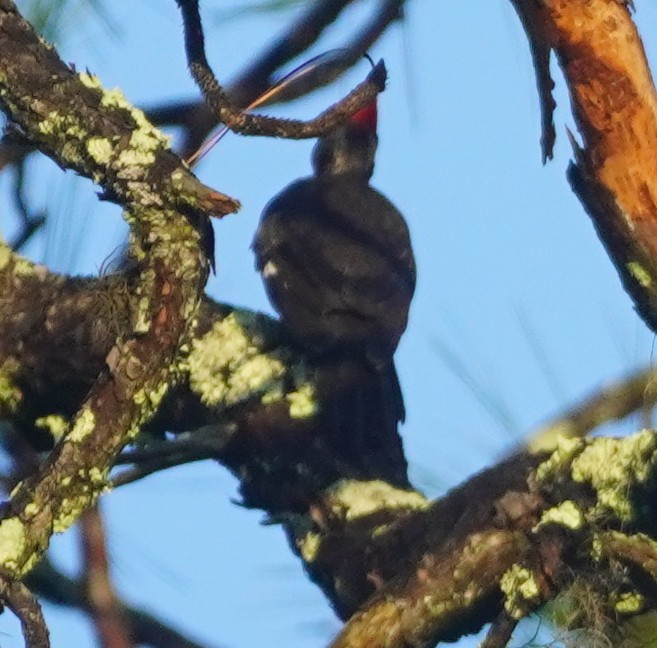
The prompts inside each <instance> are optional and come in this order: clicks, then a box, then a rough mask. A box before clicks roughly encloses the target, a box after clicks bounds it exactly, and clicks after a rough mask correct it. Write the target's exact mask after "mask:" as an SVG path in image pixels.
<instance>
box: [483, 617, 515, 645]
mask: <svg viewBox="0 0 657 648" xmlns="http://www.w3.org/2000/svg"><path fill="white" fill-rule="evenodd" d="M517 625H518V621H517V620H516V619H514V618H513V617H510V616H509V615H508V614H507V613H506V612H503V613H502V614H500V616H498V617H497V619H495V621H493V623H492V624H491V627H490V628H489V630H488V633H487V634H486V638H485V639H484V640H483V641H482V643H481V645H480V646H479V648H505V646H507V645H508V643H509V641H511V637H512V636H513V631H514V630H515V629H516V627H517Z"/></svg>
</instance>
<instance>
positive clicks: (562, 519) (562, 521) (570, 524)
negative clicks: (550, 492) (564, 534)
mask: <svg viewBox="0 0 657 648" xmlns="http://www.w3.org/2000/svg"><path fill="white" fill-rule="evenodd" d="M584 522H585V518H584V512H583V511H582V509H580V507H579V506H577V504H575V502H573V501H571V500H566V501H564V502H561V504H559V505H558V506H554V507H552V508H551V509H548V510H547V511H544V512H543V515H542V516H541V519H540V521H539V523H538V524H537V525H536V526H535V527H534V528H533V529H532V531H534V533H535V532H536V531H538V530H539V529H540V528H541V527H544V526H546V525H548V524H557V525H559V526H562V527H565V528H566V529H571V530H573V531H576V530H577V529H581V528H582V525H583V524H584Z"/></svg>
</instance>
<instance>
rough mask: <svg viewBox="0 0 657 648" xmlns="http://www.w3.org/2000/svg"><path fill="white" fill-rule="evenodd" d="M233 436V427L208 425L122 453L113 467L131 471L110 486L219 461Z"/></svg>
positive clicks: (119, 474) (122, 473)
mask: <svg viewBox="0 0 657 648" xmlns="http://www.w3.org/2000/svg"><path fill="white" fill-rule="evenodd" d="M234 433H235V429H234V426H228V425H225V426H222V425H219V424H217V425H208V426H206V427H204V428H200V429H198V430H194V431H193V432H188V433H186V434H185V435H183V436H180V437H177V438H175V439H169V440H165V441H161V442H158V443H155V444H152V445H149V446H146V447H145V448H140V449H136V450H129V451H127V452H123V453H122V454H121V455H120V456H119V458H118V460H117V462H116V464H117V465H119V464H134V467H133V468H131V469H127V470H124V471H122V472H120V473H118V474H117V475H116V476H114V477H113V478H112V486H114V487H118V486H125V485H126V484H131V483H133V482H135V481H138V480H140V479H143V478H144V477H148V476H149V475H152V474H153V473H156V472H160V471H162V470H166V469H168V468H173V467H174V466H181V465H184V464H188V463H192V462H194V461H203V460H206V459H218V458H219V456H220V454H221V452H222V451H223V450H224V449H225V447H226V444H227V443H228V441H229V440H230V438H231V437H232V435H233V434H234Z"/></svg>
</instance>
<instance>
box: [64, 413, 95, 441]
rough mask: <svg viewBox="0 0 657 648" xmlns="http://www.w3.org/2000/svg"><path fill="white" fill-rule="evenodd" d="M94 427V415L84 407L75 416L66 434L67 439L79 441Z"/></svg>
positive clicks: (90, 432)
mask: <svg viewBox="0 0 657 648" xmlns="http://www.w3.org/2000/svg"><path fill="white" fill-rule="evenodd" d="M95 428H96V416H95V415H94V413H93V412H92V411H91V410H90V409H88V408H85V409H83V410H82V413H81V414H80V415H79V416H78V417H77V419H76V420H75V423H74V424H73V427H72V429H71V431H70V433H69V435H68V439H69V441H72V442H73V443H79V442H80V441H83V440H84V439H86V438H87V437H88V436H89V435H90V434H92V433H93V431H94V430H95Z"/></svg>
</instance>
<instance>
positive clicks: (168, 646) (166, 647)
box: [28, 557, 210, 648]
mask: <svg viewBox="0 0 657 648" xmlns="http://www.w3.org/2000/svg"><path fill="white" fill-rule="evenodd" d="M28 582H29V583H30V586H31V587H32V588H33V590H34V591H35V592H37V594H38V595H39V596H40V597H41V598H42V599H44V600H46V601H48V602H49V603H52V604H54V605H61V606H66V607H71V608H77V609H79V610H82V611H83V612H86V611H87V606H86V600H85V597H84V596H83V594H82V593H83V591H84V585H83V583H82V580H81V579H72V578H69V577H68V576H66V575H65V574H63V573H61V572H60V571H58V570H57V569H56V568H55V567H54V566H53V564H52V563H51V562H50V561H49V560H48V558H47V557H46V558H44V559H43V560H42V561H41V562H40V563H39V564H38V565H37V566H36V567H35V568H34V570H33V571H32V572H31V573H30V574H29V576H28ZM122 614H123V616H124V618H125V621H126V624H127V625H128V627H129V629H130V635H131V639H132V641H133V642H134V644H136V645H139V646H141V645H144V646H153V647H154V648H210V647H209V646H208V645H206V644H201V643H199V642H196V641H194V640H193V639H190V638H189V637H186V636H185V635H183V634H182V633H180V632H178V631H177V630H175V629H174V628H172V627H171V626H169V625H167V624H166V623H165V622H164V621H162V620H161V619H158V618H157V617H155V616H153V615H152V614H149V613H148V612H145V611H144V610H140V609H138V608H133V607H130V606H128V605H124V604H122Z"/></svg>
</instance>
